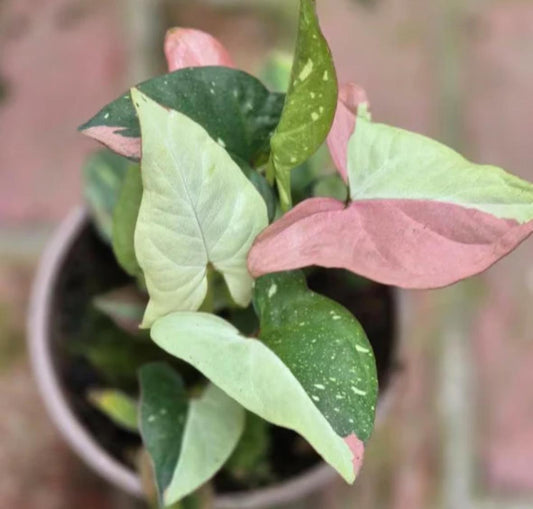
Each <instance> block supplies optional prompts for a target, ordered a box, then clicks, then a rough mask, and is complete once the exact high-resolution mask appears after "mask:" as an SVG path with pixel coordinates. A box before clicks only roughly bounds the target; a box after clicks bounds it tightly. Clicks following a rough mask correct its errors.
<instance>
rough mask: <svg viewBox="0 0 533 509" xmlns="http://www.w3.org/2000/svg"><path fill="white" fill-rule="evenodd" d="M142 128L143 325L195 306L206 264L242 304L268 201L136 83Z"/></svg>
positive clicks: (183, 119) (212, 145) (138, 236)
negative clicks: (145, 297)
mask: <svg viewBox="0 0 533 509" xmlns="http://www.w3.org/2000/svg"><path fill="white" fill-rule="evenodd" d="M132 97H133V99H134V102H135V106H136V108H137V111H138V114H139V118H140V122H141V130H142V141H143V158H142V178H143V189H144V191H143V198H142V203H141V208H140V211H139V217H138V219H137V228H136V232H135V251H136V255H137V259H138V261H139V264H140V266H141V268H142V269H143V273H144V276H145V279H146V286H147V288H148V292H149V294H150V302H149V304H148V307H147V310H146V313H145V316H144V320H143V326H144V327H149V326H150V325H151V324H152V323H153V322H154V320H155V319H157V318H158V317H160V316H164V315H165V314H168V313H170V312H172V311H178V310H196V309H198V308H199V307H200V306H201V304H202V302H203V300H204V298H205V295H206V292H207V265H208V264H212V265H213V266H214V267H215V269H217V270H218V271H219V272H221V273H222V274H223V276H224V279H225V281H226V283H227V285H228V288H229V290H230V293H231V295H232V297H233V298H234V300H235V301H236V302H237V303H238V304H240V305H242V306H246V305H247V304H248V303H249V302H250V299H251V291H252V278H251V277H250V275H249V274H248V270H247V267H246V256H247V253H248V250H249V248H250V246H251V244H252V242H253V239H254V238H255V237H256V235H257V234H258V233H259V232H260V231H261V230H263V228H265V227H266V225H267V224H268V219H267V210H266V206H265V202H264V201H263V199H262V198H261V195H260V194H259V193H258V192H257V191H256V189H255V188H254V186H253V185H252V184H251V183H250V182H249V181H248V180H247V179H246V177H245V176H244V175H243V173H242V171H241V170H240V168H239V167H238V166H237V165H236V164H235V163H234V162H233V160H232V159H231V157H230V156H229V154H228V153H227V152H226V151H225V150H224V149H223V148H222V147H221V146H220V145H219V144H218V143H216V142H215V141H214V140H213V139H211V137H210V136H209V134H208V133H207V132H206V131H205V129H204V128H203V127H201V126H200V125H199V124H197V123H196V122H194V121H193V120H191V119H190V118H189V117H187V116H185V115H183V114H182V113H179V112H177V111H168V110H166V109H165V108H163V107H162V106H160V105H158V104H157V103H155V102H154V101H152V100H151V99H150V98H148V97H147V96H146V95H144V94H143V93H142V92H140V91H138V90H136V89H133V90H132Z"/></svg>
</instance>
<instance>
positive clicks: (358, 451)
mask: <svg viewBox="0 0 533 509" xmlns="http://www.w3.org/2000/svg"><path fill="white" fill-rule="evenodd" d="M344 442H345V443H346V445H347V446H348V447H349V448H350V451H351V453H352V463H353V473H354V477H353V480H354V481H355V479H356V478H357V476H358V474H359V471H360V470H361V467H362V466H363V460H364V457H365V444H364V442H363V441H362V440H359V438H357V435H356V434H355V433H352V434H351V435H348V436H347V437H346V438H345V439H344Z"/></svg>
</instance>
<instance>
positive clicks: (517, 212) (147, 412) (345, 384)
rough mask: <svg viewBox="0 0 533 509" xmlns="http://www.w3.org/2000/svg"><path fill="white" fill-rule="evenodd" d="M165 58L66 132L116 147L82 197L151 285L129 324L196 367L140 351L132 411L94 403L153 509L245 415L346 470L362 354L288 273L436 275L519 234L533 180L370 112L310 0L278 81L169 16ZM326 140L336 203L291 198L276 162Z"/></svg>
mask: <svg viewBox="0 0 533 509" xmlns="http://www.w3.org/2000/svg"><path fill="white" fill-rule="evenodd" d="M165 53H166V57H167V60H168V64H169V74H165V75H163V76H158V77H156V78H153V79H150V80H148V81H145V82H144V83H141V84H140V85H138V86H136V87H135V88H132V89H131V91H130V92H128V93H126V94H124V95H122V96H121V97H120V98H118V99H117V100H115V101H113V102H112V103H110V104H108V105H107V106H106V107H105V108H103V109H102V110H101V111H100V112H99V113H98V114H97V115H96V116H95V117H94V118H92V119H91V120H90V121H89V122H87V123H86V124H85V125H83V126H82V127H81V130H82V132H84V133H85V134H87V135H89V136H91V137H93V138H95V139H97V140H99V141H100V142H102V143H104V144H105V145H106V146H107V147H108V148H110V149H111V150H112V151H114V152H116V153H117V154H119V155H120V156H124V157H125V158H127V159H125V158H122V157H119V156H116V155H112V154H104V155H101V156H97V159H96V161H97V163H98V164H96V163H95V164H96V170H95V172H92V173H91V171H90V170H89V173H88V174H89V176H91V175H92V177H94V178H97V179H98V178H100V179H104V180H107V182H108V184H109V182H110V181H111V180H112V179H110V175H111V174H113V175H114V176H113V178H114V179H115V181H114V184H113V185H114V187H115V188H120V193H119V194H118V198H117V197H113V196H108V197H107V202H106V201H105V200H104V202H103V203H100V205H101V207H100V208H99V207H98V206H94V207H93V209H94V210H95V211H96V212H97V213H96V223H97V225H99V227H100V230H101V232H102V235H104V236H107V237H108V238H109V239H110V240H111V242H112V246H113V249H114V252H115V254H116V258H117V260H118V261H119V263H120V264H121V266H122V267H123V269H124V270H125V271H126V272H127V273H128V274H130V275H131V276H133V277H134V278H135V280H136V281H137V285H138V288H141V289H143V288H145V289H146V291H147V294H148V296H149V301H148V304H147V306H146V309H143V318H142V324H141V328H143V329H149V331H150V335H151V338H152V340H153V341H154V342H155V343H156V344H157V345H158V346H159V347H161V348H162V349H163V350H164V351H166V352H167V353H168V354H170V356H172V357H175V358H177V359H179V360H181V361H184V363H186V364H188V365H191V366H193V367H194V368H195V369H196V370H198V371H199V372H200V373H201V374H202V375H203V376H205V379H207V380H208V382H206V383H204V384H202V383H200V385H199V386H198V385H196V386H194V387H193V388H192V389H191V388H190V387H189V386H186V385H185V383H184V380H183V377H182V376H181V374H180V372H179V371H178V370H176V369H175V367H174V366H170V365H169V364H168V363H161V362H158V363H148V362H146V363H145V365H143V366H142V367H141V369H140V371H139V385H140V401H139V403H138V408H139V412H138V419H137V402H136V401H134V400H132V399H129V398H128V397H126V396H124V395H123V394H122V393H120V392H117V391H112V390H110V391H103V392H98V393H94V394H93V395H92V400H93V401H94V402H95V404H97V405H98V406H99V407H100V408H102V409H103V410H105V411H106V412H108V413H109V415H110V416H111V417H112V418H114V420H115V421H116V422H117V423H119V424H122V425H123V426H126V427H128V426H129V428H130V429H132V430H136V429H139V430H140V434H141V436H142V440H143V443H144V446H145V449H146V451H147V452H148V454H149V456H150V458H151V462H152V465H153V470H154V477H155V481H156V484H157V489H158V494H159V500H160V503H161V504H162V505H163V506H167V505H172V504H174V503H176V502H178V501H180V500H183V499H184V498H185V497H188V496H189V495H190V494H192V493H194V492H195V491H196V490H198V489H199V488H200V487H201V486H202V485H204V484H205V483H207V482H208V480H209V479H210V478H212V476H213V475H214V474H215V473H216V472H217V471H219V470H220V469H221V468H222V467H223V465H224V464H226V463H227V461H228V459H230V458H231V457H232V454H234V451H235V449H236V448H238V447H239V445H238V444H240V443H242V440H241V437H242V434H243V430H245V420H246V419H245V415H247V414H248V415H255V416H259V417H260V418H261V420H262V421H263V422H264V421H266V422H268V423H272V424H274V425H276V426H281V427H285V428H289V429H291V430H294V431H296V432H297V433H299V434H300V435H301V436H302V437H304V438H305V440H307V441H308V443H309V444H311V446H312V447H313V448H314V449H315V450H316V451H317V452H318V453H319V454H320V456H322V458H323V459H324V460H325V461H326V462H328V463H329V464H330V465H332V466H333V467H334V468H335V469H336V470H337V471H338V472H339V474H340V475H341V476H342V477H343V478H344V479H345V480H346V481H347V482H349V483H352V482H354V480H355V478H356V476H357V473H358V471H359V469H360V467H361V463H362V460H363V453H364V444H365V442H367V441H368V439H369V438H370V436H371V433H372V430H373V426H374V418H375V411H376V404H377V396H378V383H377V375H376V365H375V359H374V355H373V352H372V348H371V345H370V343H369V341H368V339H367V337H366V335H365V332H364V330H363V329H362V327H361V326H360V324H359V322H358V321H357V318H356V317H354V316H353V315H352V314H351V313H350V312H349V311H347V310H346V309H345V308H344V307H342V306H341V305H340V304H338V303H336V302H334V301H333V300H330V299H329V298H326V297H324V296H321V295H318V294H317V293H314V292H312V291H310V290H309V289H308V287H307V284H306V277H305V273H304V272H302V270H301V269H302V268H305V267H309V266H320V267H326V268H344V269H347V270H349V271H352V272H354V273H356V274H358V275H361V276H364V277H367V278H369V279H372V280H375V281H378V282H381V283H385V284H389V285H395V286H398V287H402V288H418V289H427V288H437V287H443V286H446V285H449V284H452V283H454V282H456V281H459V280H461V279H463V278H466V277H468V276H471V275H473V274H476V273H479V272H481V271H483V270H485V269H486V268H488V267H489V266H490V265H492V264H493V263H494V262H496V261H497V260H498V259H500V258H501V257H502V256H504V255H506V254H507V253H509V252H510V251H511V250H513V249H514V248H515V247H516V246H517V245H518V244H519V243H520V242H521V241H522V240H524V239H525V238H526V237H527V236H528V235H529V234H530V233H531V231H532V229H533V222H532V220H533V186H532V185H531V184H529V183H527V182H525V181H523V180H521V179H519V178H517V177H515V176H512V175H510V174H508V173H506V172H504V171H503V170H501V169H499V168H496V167H493V166H480V165H476V164H472V163H470V162H468V161H467V160H466V159H464V158H463V157H462V156H460V155H459V154H457V153H456V152H454V151H453V150H451V149H450V148H447V147H445V146H444V145H441V144H440V143H438V142H436V141H433V140H431V139H428V138H425V137H423V136H421V135H419V134H414V133H411V132H408V131H405V130H402V129H398V128H395V127H390V126H387V125H384V124H379V123H376V122H374V121H373V120H372V118H371V115H370V111H369V102H368V100H367V97H366V94H365V92H364V91H363V90H362V89H361V88H360V87H358V86H356V85H353V84H348V85H345V86H342V87H340V90H339V88H338V86H337V78H336V72H335V66H334V63H333V60H332V57H331V53H330V50H329V48H328V45H327V42H326V40H325V38H324V36H323V34H322V33H321V30H320V27H319V23H318V19H317V15H316V8H315V1H314V0H301V2H300V21H299V28H298V38H297V43H296V50H295V56H294V60H293V65H292V72H291V76H290V83H289V86H288V91H287V93H286V94H282V93H277V92H270V91H269V90H267V88H266V87H265V86H264V85H263V84H262V83H261V82H260V81H259V80H258V79H256V78H255V77H253V76H251V75H249V74H247V73H245V72H242V71H240V70H237V69H236V68H235V67H234V64H233V62H232V60H231V57H230V56H229V54H228V52H227V51H226V50H225V49H224V47H223V46H222V45H221V44H220V43H219V42H218V41H217V40H215V39H214V38H213V37H211V36H209V35H207V34H205V33H203V32H200V31H197V30H191V29H176V30H172V31H170V32H169V33H168V34H167V39H166V43H165ZM326 140H327V145H328V147H329V151H330V153H331V156H332V159H333V161H334V163H335V166H336V168H337V170H338V176H337V177H336V178H337V181H336V184H337V185H336V186H333V187H331V186H330V187H328V186H325V187H324V186H323V187H322V188H321V189H322V190H324V189H326V190H327V189H340V196H341V199H340V200H339V199H338V198H336V197H335V196H333V195H337V194H339V193H336V192H335V193H333V192H330V193H329V194H330V195H329V196H327V195H326V196H324V195H317V193H316V192H314V191H313V189H314V190H316V189H317V188H316V187H315V188H312V187H311V188H307V195H306V196H304V198H305V199H303V200H301V201H300V203H299V204H298V205H297V206H295V207H293V205H292V194H291V173H292V171H293V170H294V169H295V168H296V167H298V166H299V165H302V164H303V163H306V161H308V160H309V159H310V158H311V157H312V156H313V154H315V152H317V150H318V149H319V148H320V147H321V146H322V145H323V144H324V143H325V142H326ZM117 158H118V159H119V160H118V162H117ZM128 160H129V162H128ZM137 161H140V166H139V163H138V162H137ZM112 165H114V167H115V170H113V172H110V171H109V172H108V174H107V176H106V178H104V177H103V176H102V174H100V176H98V172H99V171H102V170H101V169H102V167H103V168H104V173H105V171H107V170H105V168H108V167H109V166H112ZM116 168H119V170H116ZM94 175H96V176H94ZM92 177H91V178H92ZM333 180H335V179H334V178H333ZM90 189H91V188H90V187H89V198H90V200H89V201H90V202H91V203H93V205H94V203H95V202H98V199H95V198H94V196H93V197H91V191H90ZM111 194H112V193H111ZM326 194H328V193H326ZM115 201H116V203H115ZM106 207H107V209H106ZM102 210H103V212H102ZM106 210H107V215H106V212H105V211H106ZM109 210H112V213H113V215H112V219H110V217H109ZM98 211H100V212H98ZM115 297H116V296H115ZM126 300H127V299H126ZM126 300H124V301H122V307H121V306H120V305H117V302H119V303H120V302H121V301H120V299H118V300H117V299H115V300H114V301H113V300H112V299H111V300H110V299H107V300H106V297H105V296H104V297H102V298H100V299H99V300H98V302H97V305H98V306H99V307H100V309H102V310H104V311H105V310H106V309H107V311H108V312H110V314H111V315H113V316H114V317H115V319H118V320H119V321H120V319H121V318H122V320H123V321H124V320H125V321H126V322H127V320H128V318H131V316H129V315H128V313H130V314H131V313H132V309H134V310H135V309H136V310H137V311H134V312H133V314H135V313H138V311H139V307H140V306H142V305H143V304H142V303H139V302H138V301H135V302H136V305H137V308H135V306H133V304H132V301H131V300H130V301H128V302H127V305H126ZM132 306H133V308H132ZM228 308H229V309H233V310H235V309H237V310H238V309H239V308H242V309H244V310H247V311H246V312H247V313H249V315H250V316H252V324H254V325H253V326H250V327H248V329H249V330H247V331H246V332H248V335H247V334H245V332H243V327H240V326H238V325H237V324H236V323H231V322H232V319H231V313H230V314H229V317H230V319H229V320H226V319H225V318H222V317H221V316H218V315H217V313H219V312H220V310H221V309H228ZM110 309H111V311H110ZM226 315H227V314H226ZM227 316H228V315H227ZM227 316H226V317H227ZM117 317H118V318H117ZM141 360H142V359H141ZM144 360H146V361H148V360H149V359H144ZM141 363H142V362H141ZM244 433H245V434H246V431H244ZM247 443H248V445H249V444H250V440H248V442H247Z"/></svg>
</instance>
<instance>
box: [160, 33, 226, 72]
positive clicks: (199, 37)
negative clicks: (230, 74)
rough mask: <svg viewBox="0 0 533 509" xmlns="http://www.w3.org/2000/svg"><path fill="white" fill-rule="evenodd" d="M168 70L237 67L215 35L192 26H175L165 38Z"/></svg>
mask: <svg viewBox="0 0 533 509" xmlns="http://www.w3.org/2000/svg"><path fill="white" fill-rule="evenodd" d="M165 56H166V58H167V63H168V71H169V72H172V71H177V70H178V69H183V68H184V67H203V66H207V65H220V66H223V67H235V65H234V64H233V61H232V59H231V57H230V56H229V53H228V51H227V50H226V48H224V46H222V44H221V43H220V42H219V41H217V40H216V39H215V38H214V37H213V36H211V35H209V34H206V33H205V32H202V31H200V30H195V29H192V28H173V29H171V30H169V31H168V32H167V35H166V38H165Z"/></svg>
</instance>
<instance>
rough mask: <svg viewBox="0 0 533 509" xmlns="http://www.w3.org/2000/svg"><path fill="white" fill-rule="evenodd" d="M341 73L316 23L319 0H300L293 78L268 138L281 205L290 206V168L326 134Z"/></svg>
mask: <svg viewBox="0 0 533 509" xmlns="http://www.w3.org/2000/svg"><path fill="white" fill-rule="evenodd" d="M337 93H338V90H337V76H336V72H335V66H334V64H333V59H332V57H331V52H330V50H329V47H328V44H327V41H326V39H325V38H324V36H323V35H322V32H321V31H320V26H319V23H318V18H317V14H316V1H315V0H301V1H300V21H299V28H298V40H297V42H296V51H295V55H294V63H293V68H292V74H291V83H290V85H289V91H288V93H287V97H286V100H285V106H284V108H283V112H282V114H281V119H280V122H279V125H278V127H277V129H276V131H275V133H274V135H273V136H272V139H271V140H270V146H271V150H272V151H271V154H270V160H269V166H268V173H267V175H268V178H269V180H270V182H272V181H273V179H274V177H275V178H276V181H277V185H278V192H279V194H280V201H281V206H282V208H283V209H284V210H288V209H289V208H290V207H291V203H292V200H291V192H290V189H291V185H290V180H291V176H290V174H291V170H292V169H293V168H295V167H297V166H298V165H300V164H302V163H304V162H305V161H306V160H307V159H308V158H309V157H311V156H312V155H313V154H314V153H315V152H316V151H317V150H318V148H319V147H320V146H321V145H322V143H323V142H324V140H325V139H326V137H327V135H328V133H329V130H330V128H331V125H332V123H333V118H334V116H335V110H336V108H337Z"/></svg>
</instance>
